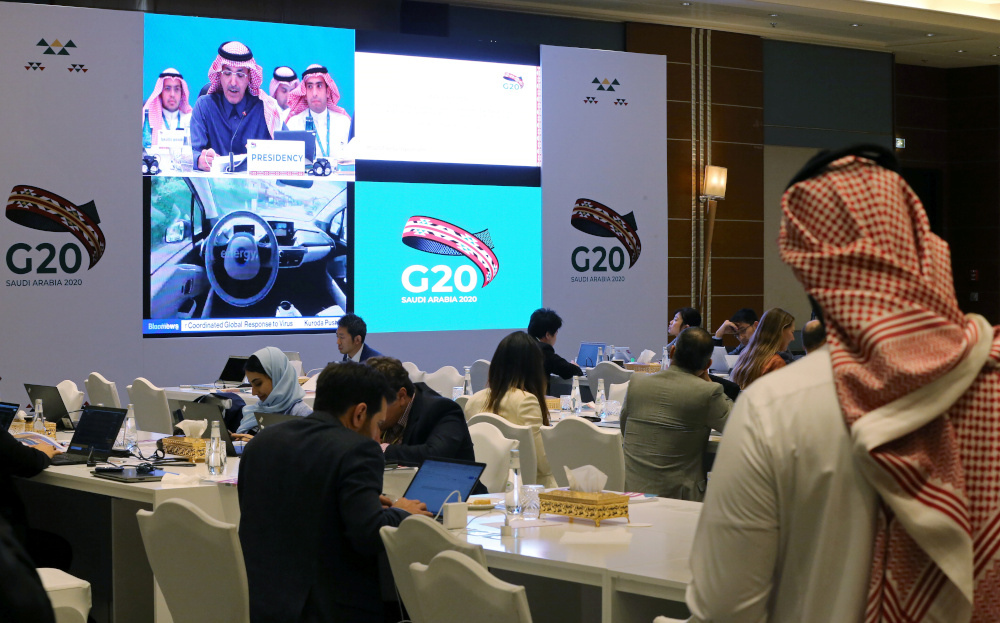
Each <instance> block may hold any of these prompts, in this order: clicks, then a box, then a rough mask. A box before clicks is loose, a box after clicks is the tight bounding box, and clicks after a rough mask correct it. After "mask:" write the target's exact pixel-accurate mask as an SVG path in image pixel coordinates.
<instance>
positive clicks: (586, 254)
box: [570, 198, 642, 273]
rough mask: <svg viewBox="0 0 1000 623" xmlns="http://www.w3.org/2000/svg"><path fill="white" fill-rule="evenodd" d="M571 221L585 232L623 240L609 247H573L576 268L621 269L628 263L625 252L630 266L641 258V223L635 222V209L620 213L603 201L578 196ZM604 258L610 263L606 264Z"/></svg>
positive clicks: (603, 270) (573, 260) (614, 270)
mask: <svg viewBox="0 0 1000 623" xmlns="http://www.w3.org/2000/svg"><path fill="white" fill-rule="evenodd" d="M570 223H571V224H572V225H573V227H575V228H576V229H578V230H580V231H582V232H583V233H585V234H590V235H591V236H598V237H600V238H617V239H618V242H620V243H621V244H622V246H621V247H612V248H611V249H610V250H609V249H606V248H605V247H602V246H596V247H593V248H588V247H584V246H580V247H577V248H575V249H573V254H572V256H571V258H570V261H571V262H572V264H573V269H574V270H576V271H577V272H580V273H582V272H585V271H588V270H591V267H593V270H594V271H595V272H607V270H608V268H611V270H612V272H616V273H617V272H620V271H621V270H622V269H623V268H624V267H625V253H626V252H627V253H628V259H629V263H628V267H629V268H632V267H633V266H635V263H636V262H638V261H639V254H640V253H641V252H642V243H641V242H640V241H639V234H638V233H636V230H637V229H638V227H637V226H636V224H635V214H634V213H632V212H629V213H628V214H626V215H625V216H621V215H620V214H618V213H617V212H615V211H614V210H612V209H611V208H609V207H608V206H606V205H604V204H602V203H599V202H597V201H594V200H593V199H583V198H581V199H577V200H576V205H574V206H573V216H572V217H571V218H570ZM623 247H624V249H625V250H624V251H623V250H622V248H623ZM591 255H594V256H595V257H594V258H593V259H594V263H593V265H591V257H590V256H591ZM605 260H607V266H605V264H604V262H605Z"/></svg>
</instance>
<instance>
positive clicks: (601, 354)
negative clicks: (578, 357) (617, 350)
mask: <svg viewBox="0 0 1000 623" xmlns="http://www.w3.org/2000/svg"><path fill="white" fill-rule="evenodd" d="M602 361H604V347H603V346H598V347H597V363H601V362H602ZM597 363H595V364H594V365H597Z"/></svg>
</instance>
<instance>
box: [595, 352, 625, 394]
mask: <svg viewBox="0 0 1000 623" xmlns="http://www.w3.org/2000/svg"><path fill="white" fill-rule="evenodd" d="M631 378H632V371H631V370H626V369H625V368H619V367H618V364H614V363H611V362H610V361H602V362H600V363H599V364H597V365H596V366H594V369H593V370H591V371H590V372H588V373H587V384H588V385H590V393H591V394H592V395H593V396H595V397H596V396H597V380H598V379H604V389H605V390H607V389H608V386H609V385H611V384H612V383H615V384H617V383H624V382H625V381H628V380H629V379H631Z"/></svg>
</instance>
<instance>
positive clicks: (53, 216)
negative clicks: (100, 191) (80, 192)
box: [4, 184, 106, 287]
mask: <svg viewBox="0 0 1000 623" xmlns="http://www.w3.org/2000/svg"><path fill="white" fill-rule="evenodd" d="M6 215H7V219H8V220H9V221H11V222H13V223H17V224H18V225H21V226H24V227H27V228H29V229H35V230H39V231H45V232H54V233H68V234H71V235H72V236H73V237H74V238H76V240H77V242H69V241H67V242H64V243H62V244H60V245H59V246H58V247H57V245H56V244H54V243H52V242H42V243H39V244H36V245H31V244H28V243H26V242H14V243H13V244H10V245H8V246H7V249H6V252H5V254H4V259H5V262H6V265H7V269H8V270H9V271H10V272H12V273H13V274H15V275H23V276H24V277H25V278H24V279H8V280H7V283H6V285H7V286H18V287H26V286H53V285H82V284H83V280H82V279H78V278H69V277H59V276H58V275H60V274H62V275H67V276H68V275H74V274H76V273H77V272H79V270H80V269H81V268H82V267H83V260H84V258H85V257H86V258H87V260H88V265H87V270H90V269H92V268H93V267H94V266H96V265H97V263H98V262H99V261H101V257H102V256H103V255H104V250H105V246H106V242H105V239H104V232H103V231H101V227H100V223H101V218H100V216H98V214H97V206H95V205H94V202H93V201H88V202H86V203H84V204H81V205H77V204H75V203H73V202H72V201H70V200H68V199H66V198H65V197H62V196H60V195H57V194H56V193H54V192H52V191H49V190H45V189H43V188H38V187H37V186H29V185H27V184H19V185H16V186H14V188H13V189H11V191H10V195H9V196H8V197H7V208H6ZM53 240H55V239H53ZM77 243H79V244H77Z"/></svg>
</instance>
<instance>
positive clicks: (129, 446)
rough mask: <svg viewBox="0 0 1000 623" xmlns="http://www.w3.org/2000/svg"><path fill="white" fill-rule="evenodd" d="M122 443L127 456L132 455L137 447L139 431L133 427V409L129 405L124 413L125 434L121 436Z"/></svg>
mask: <svg viewBox="0 0 1000 623" xmlns="http://www.w3.org/2000/svg"><path fill="white" fill-rule="evenodd" d="M122 443H123V444H124V445H125V449H126V450H128V453H129V454H134V452H135V449H136V447H137V446H138V445H139V431H138V429H137V428H136V426H135V408H134V407H133V406H132V405H131V404H130V405H129V406H128V411H126V412H125V433H124V435H123V436H122Z"/></svg>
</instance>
